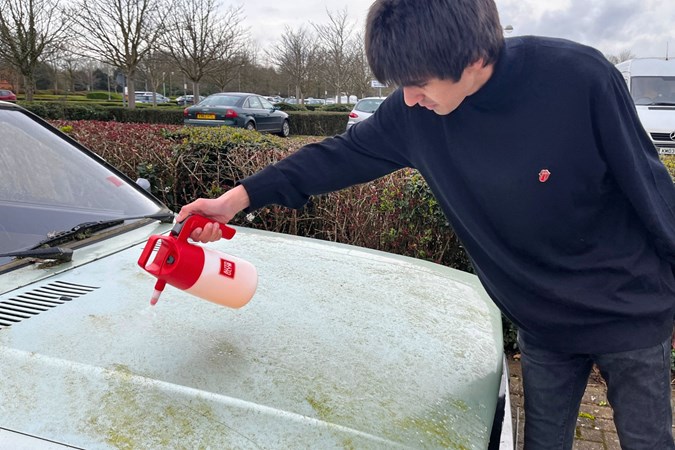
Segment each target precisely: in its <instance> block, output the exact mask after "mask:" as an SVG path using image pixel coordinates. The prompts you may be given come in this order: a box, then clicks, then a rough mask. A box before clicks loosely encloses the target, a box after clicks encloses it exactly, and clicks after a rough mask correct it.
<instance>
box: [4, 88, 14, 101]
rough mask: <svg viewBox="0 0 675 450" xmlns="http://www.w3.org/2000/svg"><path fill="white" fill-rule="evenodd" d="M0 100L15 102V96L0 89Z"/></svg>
mask: <svg viewBox="0 0 675 450" xmlns="http://www.w3.org/2000/svg"><path fill="white" fill-rule="evenodd" d="M0 100H1V101H5V102H16V94H15V93H14V92H12V91H10V90H8V89H0Z"/></svg>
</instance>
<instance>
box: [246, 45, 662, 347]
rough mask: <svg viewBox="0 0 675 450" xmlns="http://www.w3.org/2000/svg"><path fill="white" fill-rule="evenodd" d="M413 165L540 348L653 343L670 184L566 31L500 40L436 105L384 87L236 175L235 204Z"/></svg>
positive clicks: (285, 199) (611, 88)
mask: <svg viewBox="0 0 675 450" xmlns="http://www.w3.org/2000/svg"><path fill="white" fill-rule="evenodd" d="M403 167H413V168H416V169H417V170H419V172H420V173H421V174H422V175H423V176H424V178H425V179H426V181H427V183H428V184H429V186H430V187H431V189H432V190H433V192H434V195H435V196H436V198H437V200H438V201H439V203H440V205H441V206H442V208H443V210H444V212H445V214H446V215H447V217H448V219H449V221H450V223H451V225H452V227H453V229H454V230H455V232H456V234H457V236H458V237H459V239H460V240H461V241H462V243H463V245H464V247H465V248H466V250H467V252H468V254H469V256H470V257H471V259H472V261H473V263H474V267H475V270H476V273H477V275H478V276H479V278H480V280H481V281H482V283H483V285H484V286H485V289H486V290H487V292H488V293H489V294H490V296H491V297H492V299H493V300H494V301H495V303H496V304H497V305H498V306H499V307H500V308H501V310H502V311H503V312H504V314H505V315H506V316H507V317H509V318H510V319H511V320H513V321H514V323H515V324H516V325H517V326H518V327H519V329H520V331H521V332H522V333H525V334H526V335H527V337H528V339H532V340H534V342H538V343H539V344H540V345H543V346H545V347H547V348H549V349H551V350H554V351H567V352H578V353H604V352H617V351H627V350H634V349H639V348H645V347H648V346H652V345H656V344H657V343H659V342H662V341H664V340H665V339H667V337H668V336H669V335H670V333H671V332H672V326H673V314H674V312H675V278H674V276H673V267H672V264H673V263H674V262H675V190H674V188H673V183H672V181H671V178H670V176H669V174H668V172H667V171H666V169H665V168H664V166H663V164H662V163H661V162H660V160H659V158H658V154H657V152H656V149H655V148H654V146H653V144H652V143H651V141H650V139H649V137H648V135H647V134H646V133H645V131H644V129H643V128H642V126H641V124H640V122H639V119H638V117H637V114H636V112H635V108H634V106H633V103H632V101H631V98H630V95H629V93H628V91H627V88H626V85H625V81H624V80H623V78H622V77H621V75H620V74H619V72H618V71H617V70H616V69H615V68H614V67H613V66H612V65H611V64H610V63H609V62H608V61H607V60H606V59H605V58H604V57H603V55H602V54H600V53H599V52H597V51H596V50H593V49H591V48H588V47H584V46H581V45H579V44H575V43H572V42H569V41H564V40H556V39H546V38H536V37H518V38H511V39H507V43H506V46H505V48H504V50H503V52H502V54H501V56H500V58H499V61H498V62H497V63H496V65H495V70H494V73H493V75H492V77H491V78H490V79H489V81H488V82H487V83H486V84H485V85H484V86H483V87H482V88H481V89H480V90H479V91H478V92H477V93H475V94H474V95H472V96H470V97H467V98H466V99H465V100H464V102H463V103H462V104H461V105H460V106H459V108H457V109H456V110H455V111H453V112H452V113H450V114H449V115H446V116H439V115H436V114H435V113H434V112H433V111H429V110H427V109H425V108H422V107H419V106H414V107H408V106H406V105H405V103H404V101H403V93H402V91H401V90H398V91H396V92H394V93H393V94H392V95H390V96H389V98H387V100H386V101H385V102H384V103H383V104H382V105H381V106H380V108H379V109H378V111H377V112H376V113H375V114H374V115H373V116H372V117H371V118H370V119H368V120H366V121H364V122H361V123H359V124H357V125H355V126H353V127H352V128H350V130H349V131H348V132H346V133H345V134H343V135H341V136H336V137H334V138H329V139H326V140H324V141H323V142H321V143H317V144H311V145H308V146H306V147H304V148H302V149H301V150H299V151H298V152H296V153H295V154H293V155H292V156H290V157H288V158H286V159H285V160H282V161H280V162H279V163H277V164H276V165H274V166H270V167H268V168H266V169H264V170H262V171H261V172H259V173H257V174H255V175H253V176H251V177H249V178H247V179H245V180H243V181H242V184H243V185H244V187H245V188H246V190H247V192H248V194H249V196H250V199H251V206H250V208H249V209H251V210H252V209H256V208H259V207H261V206H263V205H266V204H271V203H276V204H281V205H285V206H289V207H296V208H297V207H300V206H302V205H303V204H304V203H305V202H306V201H307V200H308V198H309V196H310V195H314V194H319V193H325V192H329V191H333V190H337V189H341V188H344V187H347V186H350V185H353V184H357V183H362V182H366V181H370V180H373V179H375V178H377V177H380V176H382V175H385V174H387V173H390V172H392V171H395V170H397V169H400V168H403Z"/></svg>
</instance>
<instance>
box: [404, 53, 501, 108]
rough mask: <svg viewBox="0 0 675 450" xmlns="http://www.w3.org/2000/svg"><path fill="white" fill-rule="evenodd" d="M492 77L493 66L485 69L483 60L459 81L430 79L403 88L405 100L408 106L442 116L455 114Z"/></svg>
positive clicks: (465, 72)
mask: <svg viewBox="0 0 675 450" xmlns="http://www.w3.org/2000/svg"><path fill="white" fill-rule="evenodd" d="M491 75H492V66H486V67H483V62H482V60H479V61H478V62H476V63H474V64H472V65H470V66H469V67H467V68H466V69H464V72H463V73H462V76H461V78H460V79H459V80H458V81H452V80H441V79H438V78H430V79H428V80H424V81H420V82H416V83H413V84H411V85H407V86H403V99H404V101H405V104H406V105H408V106H411V107H412V106H415V105H420V106H422V107H423V108H427V109H430V110H432V111H434V112H435V113H436V114H438V115H440V116H445V115H447V114H450V113H451V112H453V111H454V110H455V109H457V107H458V106H459V105H460V104H461V103H462V102H463V101H464V99H465V98H466V97H468V96H470V95H472V94H474V93H475V92H477V91H478V89H480V88H481V87H482V86H483V85H484V84H485V83H486V82H487V80H488V79H489V78H490V76H491Z"/></svg>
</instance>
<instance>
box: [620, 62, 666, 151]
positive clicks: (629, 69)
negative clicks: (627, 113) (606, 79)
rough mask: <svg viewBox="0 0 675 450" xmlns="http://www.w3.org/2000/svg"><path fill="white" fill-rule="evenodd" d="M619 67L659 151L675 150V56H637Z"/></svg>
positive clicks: (641, 119) (643, 123) (639, 114)
mask: <svg viewBox="0 0 675 450" xmlns="http://www.w3.org/2000/svg"><path fill="white" fill-rule="evenodd" d="M616 67H617V69H619V71H620V72H621V74H622V75H623V77H624V79H625V80H626V83H628V89H629V90H630V94H631V96H632V97H633V102H634V103H635V108H636V109H637V112H638V116H639V117H640V121H641V122H642V126H643V127H644V128H645V130H647V132H648V133H649V136H651V138H652V141H653V142H654V145H655V146H656V147H657V149H658V150H659V153H661V154H675V59H664V58H637V59H631V60H628V61H624V62H622V63H619V64H617V65H616Z"/></svg>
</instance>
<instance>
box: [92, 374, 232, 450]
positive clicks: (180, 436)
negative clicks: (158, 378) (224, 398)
mask: <svg viewBox="0 0 675 450" xmlns="http://www.w3.org/2000/svg"><path fill="white" fill-rule="evenodd" d="M106 380H107V382H108V389H107V391H106V393H105V394H103V396H102V397H101V399H100V401H99V402H98V404H99V407H98V409H97V410H95V411H92V412H91V414H90V418H89V419H88V421H87V422H88V425H89V426H90V429H89V430H88V431H89V432H90V433H94V434H96V435H99V436H104V439H105V443H106V444H108V445H109V446H111V447H112V448H116V449H121V450H133V449H142V448H183V447H185V448H187V447H186V446H189V448H194V449H206V448H208V446H207V445H205V444H202V443H199V442H200V441H202V442H209V443H214V442H221V441H222V439H223V437H224V436H226V435H227V433H228V430H227V429H226V428H225V429H224V428H223V427H217V426H216V427H214V428H211V427H207V429H205V428H204V427H199V424H200V423H204V422H205V421H206V422H207V423H209V424H213V423H214V422H215V421H214V413H213V410H212V409H211V407H210V406H209V405H208V404H207V403H206V402H203V401H195V400H192V401H191V402H190V405H187V404H183V403H180V402H176V400H175V399H173V398H172V396H171V395H170V393H167V392H163V391H148V390H147V389H143V386H139V378H136V377H135V375H134V374H133V372H132V371H131V370H130V369H129V368H128V367H127V366H124V365H121V364H116V365H113V366H112V367H111V368H110V369H108V370H107V371H106ZM140 383H141V384H142V382H140Z"/></svg>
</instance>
